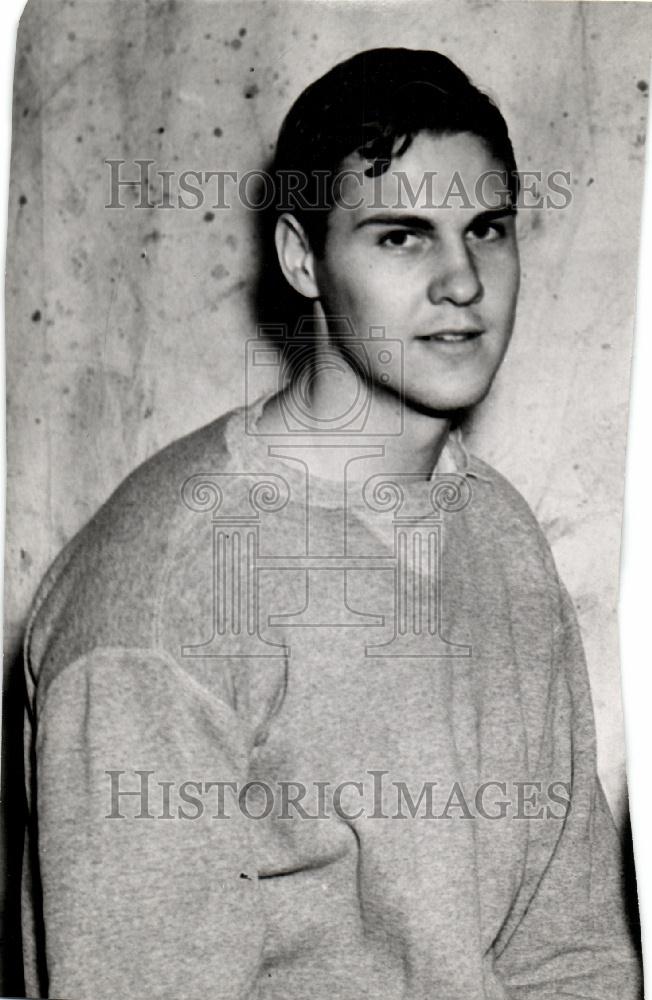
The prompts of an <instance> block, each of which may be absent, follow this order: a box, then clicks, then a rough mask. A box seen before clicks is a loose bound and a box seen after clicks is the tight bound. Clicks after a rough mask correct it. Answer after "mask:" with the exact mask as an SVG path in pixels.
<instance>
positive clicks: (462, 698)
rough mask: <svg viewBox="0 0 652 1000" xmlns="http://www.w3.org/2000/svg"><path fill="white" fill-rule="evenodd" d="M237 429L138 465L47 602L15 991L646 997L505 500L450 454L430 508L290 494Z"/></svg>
mask: <svg viewBox="0 0 652 1000" xmlns="http://www.w3.org/2000/svg"><path fill="white" fill-rule="evenodd" d="M245 417H246V415H245V413H244V412H243V411H234V413H232V414H230V415H227V416H226V417H223V418H221V419H219V420H218V421H216V422H215V423H214V424H212V425H210V426H208V427H206V428H203V429H202V430H200V431H198V432H196V433H194V434H192V435H190V436H188V437H186V438H184V439H183V440H181V441H177V442H175V443H174V444H172V445H171V446H169V447H168V448H166V449H164V450H163V451H162V452H160V453H159V454H158V455H156V456H155V457H154V458H152V459H151V460H149V461H148V462H146V463H145V464H144V465H142V466H141V467H140V468H139V469H137V470H136V471H135V472H134V473H133V474H132V475H131V476H129V477H128V479H127V480H126V481H125V482H124V483H123V484H122V485H121V486H120V487H119V489H118V490H117V491H116V493H115V494H114V495H113V496H112V497H111V498H110V499H109V500H108V502H107V503H106V504H105V505H104V507H103V508H102V509H101V510H100V511H99V513H98V514H97V515H96V516H95V518H94V519H93V520H92V521H91V522H90V524H89V525H88V526H87V527H86V528H85V529H84V530H83V531H82V532H81V533H80V534H79V535H78V536H77V537H76V538H75V539H74V540H73V541H72V542H71V543H70V544H69V545H68V547H67V548H66V549H65V550H64V552H63V553H62V554H61V555H60V556H59V558H58V559H57V560H56V562H55V563H54V565H53V567H52V568H51V570H50V572H49V573H48V575H47V577H46V579H45V580H44V582H43V584H42V586H41V589H40V591H39V594H38V597H37V599H36V604H35V609H34V613H33V616H32V621H31V625H30V628H29V634H28V639H27V652H26V670H27V686H28V713H27V717H28V724H27V735H28V740H27V758H28V775H29V795H30V802H31V823H32V826H31V838H30V850H29V853H28V856H27V863H26V866H25V913H24V939H25V960H26V970H27V992H28V995H29V996H38V997H44V996H50V997H61V998H63V997H65V998H68V1000H104V998H106V1000H109V998H111V1000H118V998H119V1000H130V998H134V1000H136V998H138V1000H143V998H145V997H161V998H170V1000H172V998H174V1000H185V998H187V1000H190V998H192V1000H199V998H202V1000H203V998H210V1000H218V998H233V1000H235V998H252V1000H254V998H255V1000H272V998H274V1000H277V998H278V1000H281V998H283V1000H326V998H342V1000H344V998H349V997H356V998H357V997H368V998H374V1000H376V998H377V1000H381V998H382V1000H398V998H406V1000H407V998H409V1000H480V998H485V1000H498V998H505V997H510V998H519V1000H525V998H533V1000H534V998H536V1000H553V998H554V1000H559V998H562V997H567V998H571V997H573V998H585V1000H588V998H591V1000H607V998H609V1000H632V998H634V997H638V996H639V995H640V980H639V967H638V961H637V957H636V953H635V950H634V948H633V946H632V943H631V941H630V937H629V933H628V929H627V921H626V916H625V903H624V900H623V896H622V886H621V870H620V857H619V853H620V852H619V840H618V837H617V833H616V830H615V828H614V824H613V821H612V819H611V816H610V813H609V810H608V807H607V805H606V802H605V799H604V796H603V793H602V791H601V788H600V785H599V782H598V780H597V777H596V757H595V736H594V724H593V714H592V708H591V699H590V692H589V685H588V680H587V673H586V667H585V663H584V659H583V653H582V645H581V640H580V636H579V632H578V627H577V623H576V619H575V615H574V611H573V609H572V606H571V602H570V600H569V598H568V595H567V594H566V592H565V590H564V588H563V586H562V585H561V584H560V582H559V579H558V577H557V574H556V571H555V568H554V565H553V561H552V557H551V554H550V551H549V548H548V546H547V543H546V541H545V539H544V537H543V535H542V532H541V531H540V529H539V527H538V525H537V523H536V520H535V518H534V516H533V514H532V513H531V511H530V510H529V508H528V506H527V505H526V503H525V501H524V500H523V499H522V498H521V496H520V495H519V494H518V493H517V492H516V491H515V490H514V489H513V487H511V486H510V485H509V483H507V482H506V480H505V479H503V478H502V477H501V476H500V475H499V474H498V473H497V472H495V471H494V470H493V469H491V468H490V467H489V466H487V465H486V464H484V463H483V462H480V461H479V460H478V459H475V458H469V457H468V456H466V455H465V454H464V453H463V452H460V451H459V449H457V450H456V449H455V447H454V443H453V442H451V444H450V445H449V447H448V448H447V449H446V452H445V454H444V456H443V459H442V462H441V463H440V465H439V466H438V469H437V474H434V475H433V478H432V480H431V481H430V482H429V483H424V482H419V481H418V480H417V479H416V478H415V479H412V478H410V477H405V476H395V477H392V476H389V475H388V476H386V477H380V478H375V479H373V480H370V481H369V482H367V483H366V485H365V484H364V482H363V480H364V477H362V479H356V478H354V477H350V479H347V482H346V485H345V486H343V485H342V484H334V483H327V482H324V481H319V480H316V479H315V478H314V477H311V478H310V479H309V478H308V474H307V471H306V466H305V464H302V462H301V460H300V459H301V457H302V453H301V451H300V450H299V451H295V452H294V457H293V455H292V454H290V455H289V457H288V455H287V449H285V451H286V457H285V458H274V457H270V456H269V454H268V451H267V449H266V447H265V446H264V445H263V443H262V442H261V441H259V440H258V439H257V438H256V437H255V435H254V436H249V435H247V434H246V433H245ZM383 480H384V481H383ZM220 783H228V784H220ZM247 783H249V784H247ZM124 792H132V793H136V794H132V795H126V794H123V793H124ZM569 804H570V805H569ZM257 817H260V818H257Z"/></svg>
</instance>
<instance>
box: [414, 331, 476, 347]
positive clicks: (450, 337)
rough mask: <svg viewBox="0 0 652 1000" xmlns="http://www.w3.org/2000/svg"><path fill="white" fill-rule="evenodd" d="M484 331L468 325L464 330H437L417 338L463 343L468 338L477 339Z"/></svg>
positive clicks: (446, 342) (437, 341)
mask: <svg viewBox="0 0 652 1000" xmlns="http://www.w3.org/2000/svg"><path fill="white" fill-rule="evenodd" d="M483 333H484V330H479V329H477V328H476V327H468V328H466V329H463V330H436V331H435V332H434V333H426V334H424V335H423V336H422V337H417V340H425V341H434V342H436V343H441V344H462V343H464V342H465V341H467V340H475V339H476V338H477V337H480V336H481V335H482V334H483Z"/></svg>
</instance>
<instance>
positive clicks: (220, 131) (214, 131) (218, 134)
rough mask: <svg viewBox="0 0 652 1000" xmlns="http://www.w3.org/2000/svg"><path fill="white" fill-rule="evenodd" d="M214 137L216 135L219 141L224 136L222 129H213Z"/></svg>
mask: <svg viewBox="0 0 652 1000" xmlns="http://www.w3.org/2000/svg"><path fill="white" fill-rule="evenodd" d="M213 135H216V136H217V138H218V139H219V137H220V136H221V135H222V129H221V128H214V129H213Z"/></svg>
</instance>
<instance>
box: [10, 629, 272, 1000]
mask: <svg viewBox="0 0 652 1000" xmlns="http://www.w3.org/2000/svg"><path fill="white" fill-rule="evenodd" d="M30 701H31V704H30V709H29V713H28V714H29V725H28V728H29V735H30V747H29V757H30V762H31V778H30V793H31V795H30V797H31V836H32V843H31V863H30V864H28V865H26V872H25V877H26V887H27V890H28V894H29V880H30V877H31V875H33V869H34V867H37V868H38V878H36V879H33V880H32V881H33V883H34V884H38V885H39V887H40V889H39V891H40V893H41V894H42V899H41V900H39V901H38V911H37V909H36V908H35V907H34V906H32V907H31V910H27V912H26V918H25V936H26V952H27V963H26V964H27V984H26V985H27V994H28V995H30V996H52V997H66V998H68V1000H88V998H89V997H94V998H95V1000H103V998H106V1000H109V998H111V1000H115V998H116V997H136V996H138V997H161V998H164V997H165V998H168V997H169V998H170V1000H172V998H175V1000H183V998H190V997H192V998H193V1000H196V998H198V997H204V996H206V997H211V998H220V997H225V998H226V997H228V998H229V1000H234V998H238V997H247V996H249V995H250V993H251V988H252V984H253V983H254V981H255V978H256V976H257V972H258V967H259V962H260V955H261V951H262V943H263V936H264V928H263V921H262V916H261V907H260V905H259V904H260V901H259V898H258V893H259V890H258V882H257V874H256V863H255V858H254V848H253V846H252V843H251V838H250V830H249V829H248V828H247V820H246V819H245V816H244V814H243V812H242V811H241V810H238V808H237V799H235V798H234V796H233V794H232V792H231V789H230V787H229V785H227V784H226V783H229V782H232V783H237V784H238V787H241V786H242V785H243V784H244V782H246V775H247V764H248V743H247V733H246V732H245V731H244V729H243V725H242V723H241V722H240V721H239V719H238V717H237V715H236V714H235V712H234V710H233V709H232V708H231V706H230V705H229V704H227V703H226V701H223V700H221V699H220V698H218V697H215V696H214V695H213V694H212V693H210V692H207V691H206V690H205V689H204V688H203V687H201V686H200V685H199V684H197V683H196V682H195V680H194V679H193V678H192V677H191V676H190V675H189V674H188V673H186V672H185V671H184V670H183V669H182V667H181V666H180V665H178V664H177V663H176V662H175V661H173V660H172V659H171V658H169V657H168V656H167V655H166V654H165V653H158V652H153V651H151V650H139V649H102V650H96V651H94V652H92V653H90V654H88V655H85V656H83V657H82V658H80V659H78V660H77V661H75V662H74V663H71V664H70V665H69V666H67V667H66V668H65V669H64V670H63V671H62V672H60V673H59V674H58V676H57V677H56V678H55V679H54V680H53V681H51V683H50V684H49V685H48V687H47V690H46V691H45V692H44V693H42V692H40V691H39V689H38V688H37V689H36V691H32V692H31V699H30ZM218 783H223V784H222V785H221V786H220V785H219V784H218ZM31 902H32V903H34V900H33V899H31ZM34 937H37V938H38V939H39V941H38V944H39V948H40V953H41V960H40V962H39V961H38V957H39V952H38V950H35V949H34V947H33V946H30V941H31V940H33V939H34ZM39 966H40V969H39Z"/></svg>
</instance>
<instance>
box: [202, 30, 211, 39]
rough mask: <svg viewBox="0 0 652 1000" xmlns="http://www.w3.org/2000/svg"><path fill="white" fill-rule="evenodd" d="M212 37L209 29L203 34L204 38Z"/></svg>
mask: <svg viewBox="0 0 652 1000" xmlns="http://www.w3.org/2000/svg"><path fill="white" fill-rule="evenodd" d="M212 37H213V36H212V35H211V33H210V31H209V32H207V33H206V34H205V35H204V38H206V39H209V38H212Z"/></svg>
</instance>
